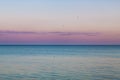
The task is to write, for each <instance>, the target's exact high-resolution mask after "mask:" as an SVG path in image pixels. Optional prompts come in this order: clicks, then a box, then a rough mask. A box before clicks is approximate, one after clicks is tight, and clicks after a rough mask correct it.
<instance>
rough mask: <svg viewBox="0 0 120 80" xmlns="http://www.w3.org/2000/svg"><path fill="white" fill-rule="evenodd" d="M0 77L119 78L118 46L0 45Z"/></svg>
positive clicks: (44, 79) (39, 79) (53, 79)
mask: <svg viewBox="0 0 120 80" xmlns="http://www.w3.org/2000/svg"><path fill="white" fill-rule="evenodd" d="M0 80H120V46H0Z"/></svg>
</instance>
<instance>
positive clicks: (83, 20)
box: [0, 0, 120, 45]
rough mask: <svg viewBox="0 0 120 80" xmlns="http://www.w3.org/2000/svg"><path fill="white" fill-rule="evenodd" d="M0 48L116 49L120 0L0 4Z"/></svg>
mask: <svg viewBox="0 0 120 80" xmlns="http://www.w3.org/2000/svg"><path fill="white" fill-rule="evenodd" d="M0 44H42V45H44V44H45V45H49V44H52V45H54V44H55V45H56V44H64V45H66V44H69V45H70V44H72V45H74V44H75V45H76V44H77V45H89V44H90V45H98V44H99V45H105V44H109V45H116V44H117V45H120V0H1V1H0Z"/></svg>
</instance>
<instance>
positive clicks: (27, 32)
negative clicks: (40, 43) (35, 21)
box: [0, 31, 101, 36]
mask: <svg viewBox="0 0 120 80" xmlns="http://www.w3.org/2000/svg"><path fill="white" fill-rule="evenodd" d="M4 34H37V35H48V34H50V35H59V36H72V35H84V36H97V35H100V34H101V33H100V32H59V31H58V32H57V31H56V32H32V31H0V35H4Z"/></svg>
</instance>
